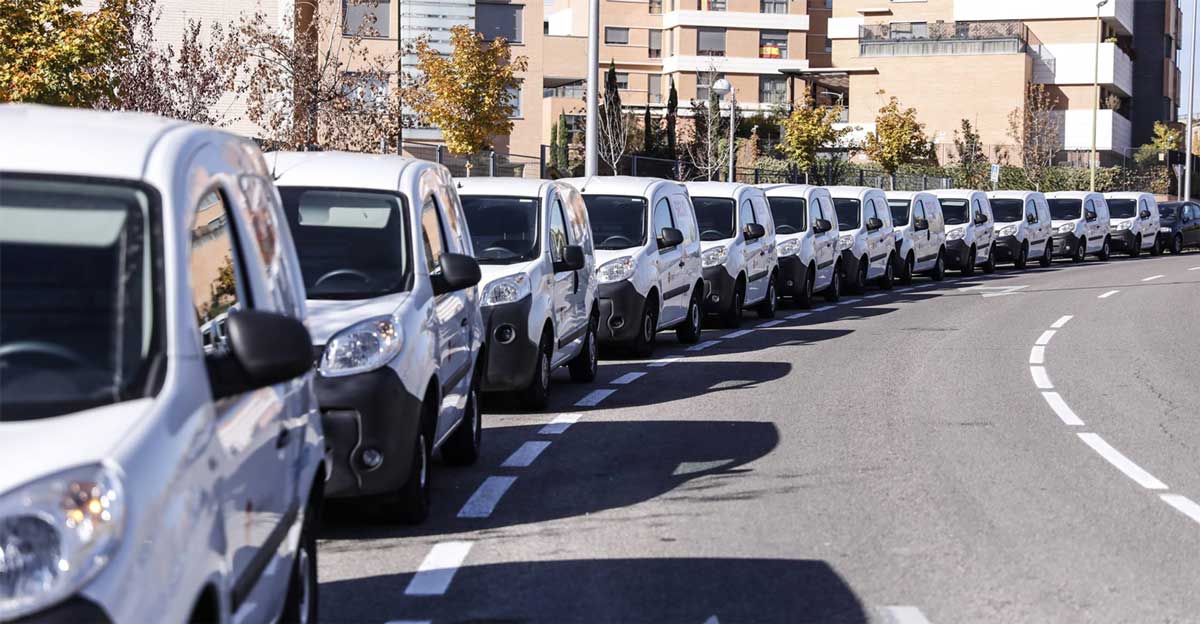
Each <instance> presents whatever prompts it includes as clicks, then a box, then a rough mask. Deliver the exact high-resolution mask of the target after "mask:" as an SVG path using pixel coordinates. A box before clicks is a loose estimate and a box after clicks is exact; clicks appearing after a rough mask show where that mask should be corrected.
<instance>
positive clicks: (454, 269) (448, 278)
mask: <svg viewBox="0 0 1200 624" xmlns="http://www.w3.org/2000/svg"><path fill="white" fill-rule="evenodd" d="M438 265H439V266H440V267H441V271H440V272H438V273H437V274H434V275H431V276H430V280H431V281H432V282H433V294H435V295H444V294H446V293H449V292H454V291H456V290H463V289H464V288H470V287H472V286H474V285H476V284H478V283H479V278H480V274H479V263H478V262H476V261H475V258H472V257H471V256H464V255H462V254H456V253H444V254H442V259H441V261H439V262H438Z"/></svg>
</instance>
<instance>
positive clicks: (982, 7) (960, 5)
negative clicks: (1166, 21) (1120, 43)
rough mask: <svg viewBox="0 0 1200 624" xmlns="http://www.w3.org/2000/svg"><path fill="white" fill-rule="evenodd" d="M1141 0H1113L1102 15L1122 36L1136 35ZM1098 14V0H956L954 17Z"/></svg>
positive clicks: (1033, 17) (1044, 17)
mask: <svg viewBox="0 0 1200 624" xmlns="http://www.w3.org/2000/svg"><path fill="white" fill-rule="evenodd" d="M1137 1H1140V0H1110V2H1109V3H1108V4H1106V5H1104V6H1103V7H1101V8H1100V17H1101V18H1102V19H1103V20H1104V21H1105V22H1107V23H1108V24H1109V25H1111V26H1113V27H1114V28H1116V29H1117V31H1118V32H1119V33H1120V34H1122V35H1130V34H1133V5H1134V2H1137ZM1095 17H1096V1H1095V0H1003V1H999V0H954V19H956V20H959V21H985V20H1016V21H1031V20H1070V19H1085V18H1095Z"/></svg>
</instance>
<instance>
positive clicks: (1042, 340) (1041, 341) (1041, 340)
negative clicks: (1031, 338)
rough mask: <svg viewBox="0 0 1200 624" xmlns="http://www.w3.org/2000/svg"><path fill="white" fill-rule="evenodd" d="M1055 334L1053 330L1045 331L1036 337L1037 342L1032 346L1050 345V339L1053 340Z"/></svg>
mask: <svg viewBox="0 0 1200 624" xmlns="http://www.w3.org/2000/svg"><path fill="white" fill-rule="evenodd" d="M1056 333H1057V332H1055V331H1054V330H1053V329H1047V330H1046V331H1044V332H1042V335H1041V336H1038V339H1037V341H1036V342H1034V343H1033V344H1035V345H1047V344H1050V339H1051V338H1053V337H1054V334H1056Z"/></svg>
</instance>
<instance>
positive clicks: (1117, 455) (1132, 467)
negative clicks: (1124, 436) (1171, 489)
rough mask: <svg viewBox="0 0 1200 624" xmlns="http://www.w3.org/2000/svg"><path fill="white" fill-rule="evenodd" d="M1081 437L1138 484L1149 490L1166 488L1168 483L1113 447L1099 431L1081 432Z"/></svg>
mask: <svg viewBox="0 0 1200 624" xmlns="http://www.w3.org/2000/svg"><path fill="white" fill-rule="evenodd" d="M1078 435H1079V439H1080V440H1083V443H1084V444H1086V445H1088V446H1090V447H1092V450H1093V451H1096V452H1097V453H1099V454H1100V456H1101V457H1103V458H1104V459H1105V460H1107V461H1108V463H1110V464H1112V465H1113V466H1114V467H1115V468H1116V469H1117V470H1120V471H1121V472H1123V473H1125V476H1127V477H1129V478H1130V479H1133V480H1134V481H1135V482H1137V484H1138V485H1140V486H1142V487H1144V488H1146V489H1148V490H1165V489H1167V484H1165V483H1163V482H1162V481H1159V480H1158V479H1155V478H1154V475H1152V474H1150V473H1149V472H1146V471H1145V469H1143V468H1142V467H1141V466H1139V465H1137V464H1135V463H1133V461H1131V460H1130V459H1129V458H1128V457H1125V456H1124V455H1122V454H1121V452H1120V451H1118V450H1117V449H1115V448H1113V447H1112V446H1111V445H1110V444H1109V443H1108V442H1105V441H1104V438H1101V437H1100V434H1098V433H1080V434H1078Z"/></svg>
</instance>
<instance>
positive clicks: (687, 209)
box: [670, 193, 703, 314]
mask: <svg viewBox="0 0 1200 624" xmlns="http://www.w3.org/2000/svg"><path fill="white" fill-rule="evenodd" d="M670 201H671V216H672V218H673V219H674V221H675V227H677V228H678V229H679V231H680V232H683V249H682V254H683V258H682V260H683V266H682V267H681V268H680V274H679V277H680V279H681V280H682V281H683V282H684V283H686V284H688V285H689V286H690V287H695V285H696V283H697V282H698V281H700V275H701V273H702V271H703V269H702V268H701V266H700V231H699V228H698V227H697V226H696V213H695V210H694V209H693V208H692V202H691V201H690V200H689V199H688V197H687V195H684V194H683V193H675V194H674V195H671V200H670ZM682 296H683V312H684V314H686V313H687V304H688V302H689V301H691V297H692V292H691V290H690V289H689V290H688V291H687V293H686V294H684V295H682ZM701 296H703V292H701Z"/></svg>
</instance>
